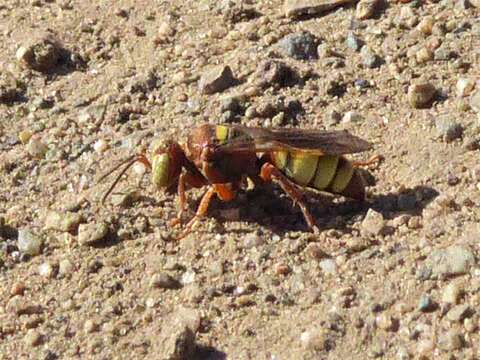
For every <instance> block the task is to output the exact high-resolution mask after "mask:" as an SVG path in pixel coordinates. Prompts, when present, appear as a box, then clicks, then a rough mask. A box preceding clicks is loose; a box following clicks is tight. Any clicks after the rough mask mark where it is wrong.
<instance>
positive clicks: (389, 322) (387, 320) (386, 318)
mask: <svg viewBox="0 0 480 360" xmlns="http://www.w3.org/2000/svg"><path fill="white" fill-rule="evenodd" d="M375 323H376V324H377V326H378V327H379V328H380V329H383V330H387V331H392V330H394V329H395V319H393V318H392V316H391V315H390V314H387V313H381V314H380V315H378V316H377V317H376V318H375Z"/></svg>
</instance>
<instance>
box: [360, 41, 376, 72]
mask: <svg viewBox="0 0 480 360" xmlns="http://www.w3.org/2000/svg"><path fill="white" fill-rule="evenodd" d="M360 56H361V58H362V63H363V65H364V66H365V67H367V68H369V69H374V68H376V67H379V66H380V58H379V57H378V55H377V54H375V53H374V52H373V50H372V49H370V48H369V47H368V46H363V47H362V49H361V50H360Z"/></svg>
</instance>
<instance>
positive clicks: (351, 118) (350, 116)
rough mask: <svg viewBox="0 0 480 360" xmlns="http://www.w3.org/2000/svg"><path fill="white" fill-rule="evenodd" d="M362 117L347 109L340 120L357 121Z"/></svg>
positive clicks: (344, 121) (345, 121)
mask: <svg viewBox="0 0 480 360" xmlns="http://www.w3.org/2000/svg"><path fill="white" fill-rule="evenodd" d="M362 120H363V117H362V115H360V114H359V113H357V112H356V111H347V112H346V113H345V115H343V119H342V122H343V123H350V122H359V121H362Z"/></svg>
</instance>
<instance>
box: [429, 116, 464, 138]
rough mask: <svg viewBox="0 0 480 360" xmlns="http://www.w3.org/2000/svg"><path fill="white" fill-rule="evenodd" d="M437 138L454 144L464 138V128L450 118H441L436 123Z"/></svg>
mask: <svg viewBox="0 0 480 360" xmlns="http://www.w3.org/2000/svg"><path fill="white" fill-rule="evenodd" d="M435 127H436V129H437V136H438V137H439V138H440V139H442V140H443V141H446V142H452V141H454V140H456V139H460V138H461V137H462V136H463V126H462V124H459V123H458V122H456V121H454V120H452V119H450V118H446V117H443V118H440V119H438V120H437V121H436V122H435Z"/></svg>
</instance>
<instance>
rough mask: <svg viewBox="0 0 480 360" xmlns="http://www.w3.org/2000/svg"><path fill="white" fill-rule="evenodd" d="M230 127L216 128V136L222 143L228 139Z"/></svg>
mask: <svg viewBox="0 0 480 360" xmlns="http://www.w3.org/2000/svg"><path fill="white" fill-rule="evenodd" d="M228 130H229V129H228V127H226V126H222V125H217V126H216V127H215V136H216V138H217V140H218V141H219V142H220V143H223V142H225V141H226V140H227V139H228Z"/></svg>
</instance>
